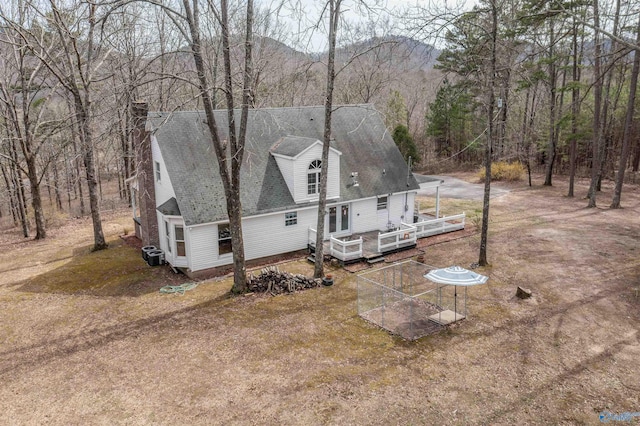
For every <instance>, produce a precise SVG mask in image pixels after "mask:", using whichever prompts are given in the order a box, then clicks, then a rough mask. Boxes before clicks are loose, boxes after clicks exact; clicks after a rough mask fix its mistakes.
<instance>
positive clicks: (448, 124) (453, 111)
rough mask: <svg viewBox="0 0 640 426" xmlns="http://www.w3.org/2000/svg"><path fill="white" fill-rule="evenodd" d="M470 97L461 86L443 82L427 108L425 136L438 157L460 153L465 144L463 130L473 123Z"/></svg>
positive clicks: (446, 81) (464, 131)
mask: <svg viewBox="0 0 640 426" xmlns="http://www.w3.org/2000/svg"><path fill="white" fill-rule="evenodd" d="M472 107H473V106H472V104H471V96H469V93H468V92H467V90H466V89H465V87H464V86H461V85H452V84H451V83H449V80H447V79H445V80H444V82H443V84H442V86H440V88H439V89H438V93H437V94H436V99H435V100H434V101H433V102H432V103H430V104H429V113H428V114H427V117H426V118H427V123H428V124H427V136H432V137H433V138H434V139H435V142H436V153H437V154H438V155H439V156H450V155H452V154H454V153H456V152H459V151H461V150H462V148H463V145H464V144H465V142H466V134H467V132H466V129H467V128H468V125H469V124H470V122H471V121H472V119H473V117H472V114H471V112H472Z"/></svg>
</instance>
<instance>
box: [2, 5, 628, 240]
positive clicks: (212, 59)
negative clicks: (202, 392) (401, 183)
mask: <svg viewBox="0 0 640 426" xmlns="http://www.w3.org/2000/svg"><path fill="white" fill-rule="evenodd" d="M174 3H175V4H174ZM201 3H202V4H200V9H197V7H196V9H195V10H196V11H198V10H199V12H198V13H197V14H196V15H195V17H196V19H195V28H197V29H198V30H199V39H198V46H199V48H200V50H201V53H202V57H201V59H202V61H203V63H202V65H203V67H202V74H203V75H204V74H206V78H207V79H208V82H209V89H208V92H207V93H208V95H209V96H210V99H211V102H212V104H213V106H214V107H215V108H226V107H227V106H228V103H227V100H228V95H232V96H235V97H236V98H237V99H240V98H241V97H242V96H244V95H246V99H247V100H248V107H249V108H254V107H270V106H273V107H280V106H300V105H321V104H324V103H325V98H326V90H327V88H326V87H327V86H326V85H327V75H326V74H327V63H328V56H327V54H326V53H318V52H312V51H311V50H312V49H310V48H307V49H305V48H304V47H305V46H310V41H309V40H311V38H312V37H318V34H320V36H324V37H325V38H326V35H325V32H326V31H325V27H326V22H327V20H328V18H327V16H325V15H321V14H318V16H317V18H310V17H309V16H307V15H305V14H309V13H311V11H307V10H304V9H301V6H300V4H298V3H297V2H282V3H280V4H278V6H277V7H276V6H275V5H274V4H269V5H268V6H266V5H264V4H263V3H259V4H257V5H256V7H255V10H254V12H253V17H252V19H253V21H252V23H251V28H252V30H253V36H252V37H251V40H250V42H251V43H252V50H251V59H252V64H251V65H252V72H251V73H245V72H244V71H243V70H244V68H243V67H244V65H243V64H245V62H244V61H245V57H244V55H245V52H246V51H247V50H246V45H247V40H248V37H246V34H247V33H246V31H245V28H246V24H247V21H245V16H244V8H245V6H246V2H243V1H239V2H231V3H230V4H229V5H228V11H229V14H230V16H228V19H227V20H226V21H224V20H221V18H220V13H219V10H218V9H217V6H216V4H217V3H216V2H213V3H212V2H208V3H207V2H201ZM224 3H225V4H226V3H227V2H224ZM338 3H344V4H343V5H342V7H343V10H345V9H346V8H347V7H348V6H351V7H352V9H354V10H357V11H359V13H360V14H361V16H362V18H361V19H360V20H355V21H354V20H352V19H349V18H347V17H343V18H341V19H340V20H339V21H338V37H337V48H336V51H335V64H336V71H335V84H334V88H333V90H334V92H333V103H334V104H335V105H340V104H356V103H373V104H374V105H375V106H376V108H377V109H378V110H379V111H380V112H382V113H384V114H385V116H386V120H387V125H388V128H389V131H390V132H394V131H398V132H399V133H397V132H394V133H397V134H403V135H405V136H403V137H404V138H406V137H410V138H411V140H413V142H414V143H415V149H413V148H412V149H413V150H412V151H411V156H412V157H417V158H413V160H414V163H416V164H418V167H420V168H421V169H423V170H424V171H426V172H427V173H429V172H434V171H441V170H443V169H444V168H447V167H448V168H452V167H466V168H469V167H479V166H481V165H482V162H483V156H484V152H485V148H487V147H489V151H490V153H491V161H498V160H500V161H509V162H513V161H519V162H521V163H522V164H523V165H524V166H525V167H526V168H527V169H528V170H537V171H540V172H544V174H545V184H547V185H551V184H552V183H553V176H554V174H557V173H562V174H567V175H570V176H571V179H570V182H571V183H570V188H569V193H568V195H574V194H573V176H575V175H576V174H578V175H581V176H591V177H592V188H591V191H590V194H589V195H590V203H591V204H592V205H595V202H596V194H597V190H598V188H599V183H600V181H601V179H618V180H619V182H618V185H617V187H616V194H617V199H616V197H614V200H611V204H612V206H614V207H615V206H619V202H620V201H619V200H620V194H621V191H622V185H623V179H624V174H623V173H622V172H623V171H625V170H628V172H629V173H627V178H628V179H629V178H635V172H637V170H638V167H639V166H640V143H639V142H638V139H639V134H640V129H639V128H638V113H637V108H635V106H636V104H637V102H636V100H635V88H636V87H637V76H638V68H639V64H638V61H639V60H640V55H638V54H637V53H638V52H639V49H640V47H639V46H640V34H639V33H640V32H639V31H638V29H639V28H640V21H638V19H639V18H638V16H639V13H638V4H637V3H636V2H622V1H617V2H612V3H606V4H600V3H599V0H594V1H592V2H563V1H551V2H536V1H528V0H527V1H520V0H516V1H501V0H494V1H487V0H483V1H481V2H479V3H478V4H477V5H476V6H474V7H473V9H470V10H469V9H468V10H466V11H465V10H435V9H433V8H426V7H419V6H416V7H412V8H405V9H403V10H398V9H394V10H390V9H389V10H387V9H384V8H382V7H380V5H379V4H378V2H366V1H353V2H351V3H349V2H338ZM347 3H349V4H347ZM369 3H370V4H369ZM160 4H162V6H158V3H156V2H150V1H114V2H99V3H96V4H93V3H87V2H83V1H80V0H67V1H57V0H42V1H36V0H8V1H6V2H3V4H2V5H1V6H0V56H1V58H2V59H1V60H0V132H1V134H2V138H1V145H0V169H1V172H2V190H1V191H0V214H1V215H2V218H4V220H5V222H6V224H8V225H13V226H16V227H21V229H22V232H23V235H24V236H25V237H27V236H31V237H35V238H44V237H46V228H47V221H49V222H51V220H52V218H54V217H56V216H59V215H69V216H82V215H91V217H92V219H93V221H94V236H95V240H96V248H100V246H101V244H104V241H102V240H101V229H100V225H99V224H100V211H101V208H104V207H105V206H107V207H109V206H113V205H115V204H117V203H127V202H128V200H129V194H128V187H127V179H129V178H131V177H132V176H133V175H134V173H135V170H136V165H135V162H134V158H135V156H134V150H133V146H132V135H133V128H134V126H133V117H132V106H133V103H134V101H139V100H142V101H145V102H147V103H148V104H149V107H150V110H152V111H153V110H157V111H173V110H194V109H202V108H203V97H202V92H201V89H202V86H201V85H200V84H199V83H198V81H199V73H198V72H197V71H196V70H197V67H196V62H194V55H193V49H194V43H193V39H192V35H193V28H191V27H189V25H187V22H191V21H189V20H188V19H183V18H185V17H188V14H187V13H186V12H184V10H185V9H184V7H185V5H189V4H191V7H194V6H197V5H198V4H199V3H198V1H197V0H193V2H191V3H190V2H188V1H185V2H164V3H162V2H160ZM303 18H304V19H303ZM296 19H298V20H299V22H300V23H303V24H304V25H307V24H305V23H308V25H307V27H306V28H302V29H301V28H300V24H298V26H297V27H296V25H292V24H291V22H292V21H296ZM221 22H227V24H228V25H227V26H224V25H221ZM314 23H315V24H314ZM224 34H226V35H227V36H228V38H227V39H228V40H229V41H230V43H229V45H228V46H226V44H225V43H224V40H225V37H223V35H224ZM292 34H295V37H292ZM294 38H295V40H296V42H295V43H294V42H292V40H293V39H294ZM305 40H306V41H305ZM292 46H295V47H292ZM301 46H302V47H301ZM433 46H437V48H434V47H433ZM225 48H226V49H227V51H228V52H229V56H228V57H229V64H225V63H224V61H225V55H224V53H225ZM227 65H229V67H230V68H229V69H230V72H226V71H225V70H226V69H227ZM248 76H249V77H250V80H249V81H246V80H245V79H246V78H247V77H248ZM229 87H230V88H231V89H229ZM243 90H248V92H243ZM230 91H231V92H233V93H230ZM240 105H241V103H240V102H238V103H236V106H237V107H240ZM399 126H404V127H406V129H407V131H405V130H403V129H402V127H399ZM405 154H407V153H405ZM407 155H408V154H407ZM112 190H115V191H112ZM110 191H112V192H115V193H117V195H116V196H112V195H111V194H110V193H109V192H110ZM576 195H577V194H576ZM580 195H586V194H580ZM605 202H606V203H607V204H608V203H609V202H610V200H606V201H605Z"/></svg>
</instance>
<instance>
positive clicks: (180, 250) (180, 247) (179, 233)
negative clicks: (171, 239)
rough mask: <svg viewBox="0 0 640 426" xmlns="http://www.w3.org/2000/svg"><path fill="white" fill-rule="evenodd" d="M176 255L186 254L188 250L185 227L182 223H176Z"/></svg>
mask: <svg viewBox="0 0 640 426" xmlns="http://www.w3.org/2000/svg"><path fill="white" fill-rule="evenodd" d="M174 231H175V234H176V256H186V255H187V252H186V249H185V245H184V227H183V226H182V225H176V227H175V229H174Z"/></svg>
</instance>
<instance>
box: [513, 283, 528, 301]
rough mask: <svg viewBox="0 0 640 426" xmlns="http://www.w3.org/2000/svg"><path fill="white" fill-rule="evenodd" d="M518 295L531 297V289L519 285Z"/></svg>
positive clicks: (526, 297)
mask: <svg viewBox="0 0 640 426" xmlns="http://www.w3.org/2000/svg"><path fill="white" fill-rule="evenodd" d="M516 296H517V297H518V298H519V299H528V298H530V297H531V290H529V289H528V288H522V287H520V286H518V289H517V290H516Z"/></svg>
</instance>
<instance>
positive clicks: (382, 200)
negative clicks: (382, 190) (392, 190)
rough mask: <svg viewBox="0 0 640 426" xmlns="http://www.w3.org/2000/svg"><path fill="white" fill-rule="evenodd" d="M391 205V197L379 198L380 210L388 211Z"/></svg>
mask: <svg viewBox="0 0 640 426" xmlns="http://www.w3.org/2000/svg"><path fill="white" fill-rule="evenodd" d="M388 205H389V197H387V196H384V197H378V210H386V209H387V208H388Z"/></svg>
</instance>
